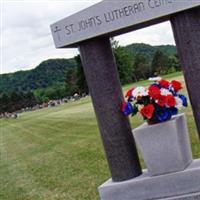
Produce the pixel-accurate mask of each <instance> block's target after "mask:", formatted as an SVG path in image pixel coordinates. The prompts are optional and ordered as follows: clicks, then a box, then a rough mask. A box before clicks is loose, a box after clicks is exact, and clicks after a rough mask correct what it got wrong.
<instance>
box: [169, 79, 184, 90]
mask: <svg viewBox="0 0 200 200" xmlns="http://www.w3.org/2000/svg"><path fill="white" fill-rule="evenodd" d="M170 84H171V86H172V87H173V88H174V91H175V92H178V91H179V90H180V89H182V85H181V82H179V81H171V83H170Z"/></svg>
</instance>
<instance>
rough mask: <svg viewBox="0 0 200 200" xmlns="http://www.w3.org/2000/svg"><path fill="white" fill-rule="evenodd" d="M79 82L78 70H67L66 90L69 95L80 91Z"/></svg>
mask: <svg viewBox="0 0 200 200" xmlns="http://www.w3.org/2000/svg"><path fill="white" fill-rule="evenodd" d="M76 83H77V70H76V69H72V68H71V69H68V70H67V72H66V91H67V93H68V94H69V95H73V94H74V93H76V92H78V87H77V85H76Z"/></svg>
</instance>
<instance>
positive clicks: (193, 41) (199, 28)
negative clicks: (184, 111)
mask: <svg viewBox="0 0 200 200" xmlns="http://www.w3.org/2000/svg"><path fill="white" fill-rule="evenodd" d="M171 24H172V28H173V32H174V37H175V40H176V45H177V49H178V54H179V57H180V59H181V65H182V69H183V73H184V77H185V80H186V85H187V89H188V92H189V97H190V101H191V104H192V108H193V113H194V118H195V121H196V125H197V129H198V133H199V138H200V7H198V8H195V9H192V10H188V11H185V12H182V13H178V14H177V15H175V16H174V17H172V18H171Z"/></svg>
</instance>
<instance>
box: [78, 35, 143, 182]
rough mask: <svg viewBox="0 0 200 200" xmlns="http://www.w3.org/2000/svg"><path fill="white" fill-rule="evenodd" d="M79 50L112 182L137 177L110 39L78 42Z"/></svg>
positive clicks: (136, 166)
mask: <svg viewBox="0 0 200 200" xmlns="http://www.w3.org/2000/svg"><path fill="white" fill-rule="evenodd" d="M79 50H80V53H81V59H82V63H83V68H84V72H85V76H86V80H87V83H88V87H89V91H90V94H91V97H92V101H93V105H94V110H95V113H96V117H97V121H98V125H99V129H100V133H101V136H102V140H103V144H104V148H105V153H106V156H107V160H108V164H109V167H110V171H111V175H112V180H113V181H123V180H127V179H131V178H133V177H136V176H139V175H140V174H141V167H140V163H139V159H138V154H137V150H136V147H135V142H134V139H133V136H132V133H131V127H130V123H129V120H128V118H127V117H125V116H123V114H122V113H121V111H120V106H121V104H122V102H123V94H122V89H121V85H120V81H119V77H118V72H117V67H116V63H115V59H114V56H113V52H112V48H111V44H110V40H109V38H96V39H92V40H88V41H85V42H83V43H80V46H79Z"/></svg>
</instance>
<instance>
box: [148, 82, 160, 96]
mask: <svg viewBox="0 0 200 200" xmlns="http://www.w3.org/2000/svg"><path fill="white" fill-rule="evenodd" d="M149 96H150V97H151V98H153V99H158V98H159V96H160V89H159V88H158V87H156V86H154V85H152V86H150V87H149Z"/></svg>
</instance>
